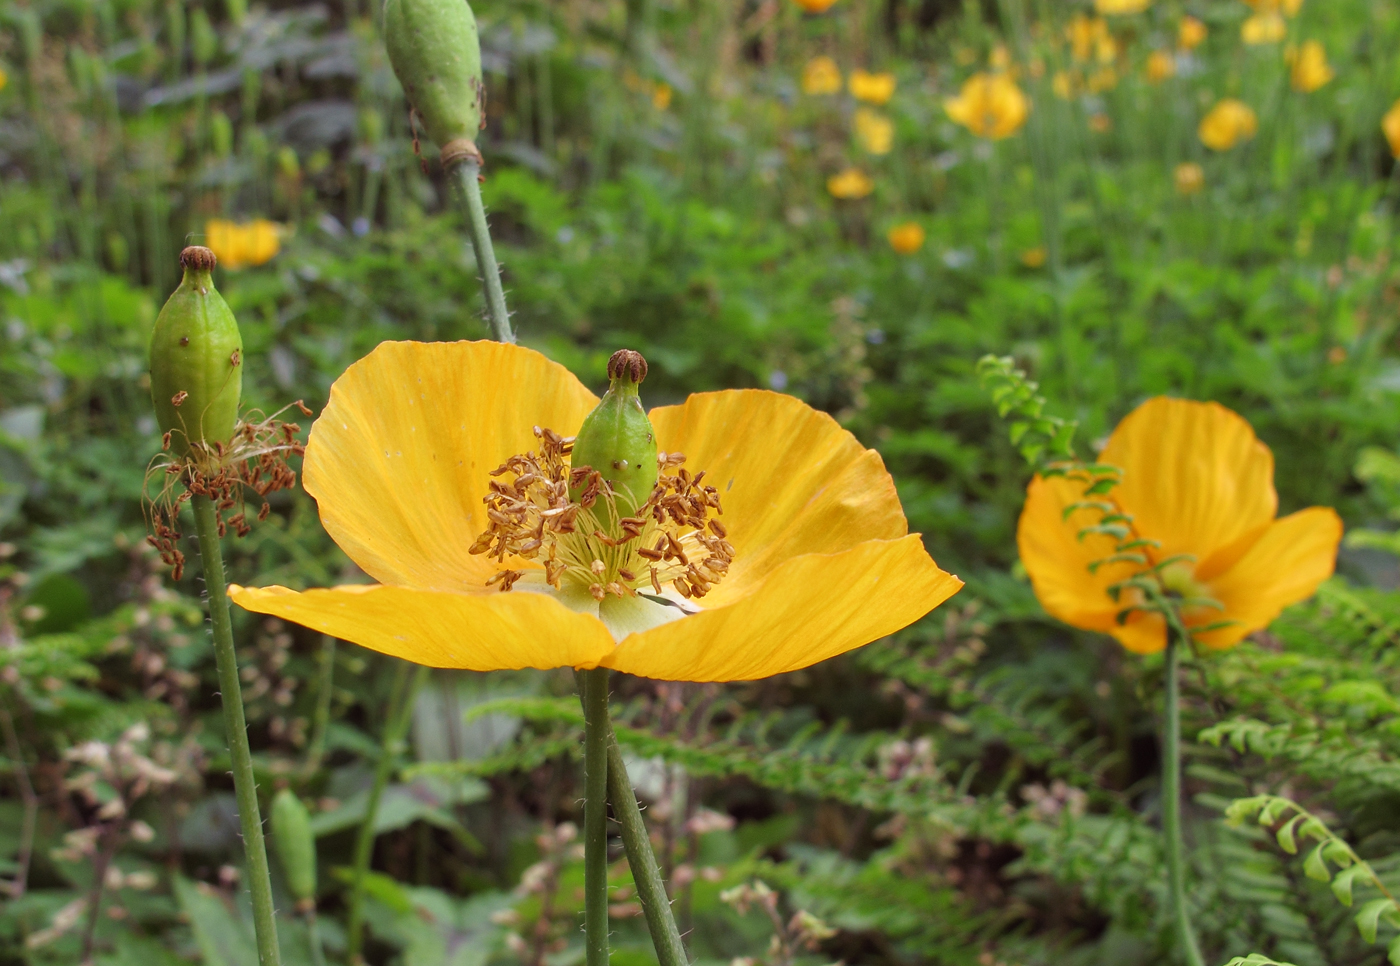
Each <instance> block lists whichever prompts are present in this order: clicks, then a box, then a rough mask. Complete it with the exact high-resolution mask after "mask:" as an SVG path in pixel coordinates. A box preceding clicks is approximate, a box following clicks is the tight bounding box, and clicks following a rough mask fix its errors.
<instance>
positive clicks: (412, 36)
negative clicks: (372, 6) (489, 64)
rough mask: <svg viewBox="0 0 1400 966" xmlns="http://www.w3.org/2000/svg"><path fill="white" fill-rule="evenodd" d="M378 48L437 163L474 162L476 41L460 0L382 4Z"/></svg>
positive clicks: (479, 94)
mask: <svg viewBox="0 0 1400 966" xmlns="http://www.w3.org/2000/svg"><path fill="white" fill-rule="evenodd" d="M384 45H385V47H387V48H388V51H389V62H390V63H391V64H392V65H393V67H394V73H395V74H396V75H397V76H398V78H399V83H400V84H401V85H403V89H404V93H405V94H407V95H408V102H409V103H410V104H412V105H413V109H414V110H415V111H416V112H417V114H418V117H419V118H420V119H421V120H422V122H423V128H424V130H425V131H426V132H427V134H428V137H429V138H431V139H432V141H433V143H435V144H436V145H437V146H438V147H439V148H440V149H441V150H442V153H443V162H444V163H448V162H449V161H451V160H461V159H462V158H464V157H473V158H474V157H477V152H476V145H475V143H474V140H473V139H474V138H475V137H476V132H477V131H479V130H480V129H481V124H482V106H483V103H484V101H485V93H484V89H483V88H482V86H481V40H480V38H479V37H478V36H477V30H476V17H475V16H474V15H473V14H472V8H471V7H470V6H468V4H467V2H466V0H385V3H384Z"/></svg>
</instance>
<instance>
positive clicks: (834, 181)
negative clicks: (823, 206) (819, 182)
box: [826, 168, 875, 201]
mask: <svg viewBox="0 0 1400 966" xmlns="http://www.w3.org/2000/svg"><path fill="white" fill-rule="evenodd" d="M826 190H827V191H828V192H829V193H830V194H831V196H832V197H833V198H840V199H842V200H843V201H854V200H855V199H857V198H864V197H865V196H866V195H868V194H870V192H872V191H874V190H875V182H874V181H872V180H870V176H869V175H867V174H866V173H865V172H864V171H862V170H860V169H859V168H847V169H846V170H845V171H842V172H841V173H840V174H833V175H832V176H831V177H830V178H827V179H826Z"/></svg>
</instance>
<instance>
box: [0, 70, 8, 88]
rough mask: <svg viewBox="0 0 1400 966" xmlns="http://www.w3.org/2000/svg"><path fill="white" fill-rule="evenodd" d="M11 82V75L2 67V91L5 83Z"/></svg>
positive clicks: (0, 79)
mask: <svg viewBox="0 0 1400 966" xmlns="http://www.w3.org/2000/svg"><path fill="white" fill-rule="evenodd" d="M9 82H10V75H9V74H7V73H5V68H3V67H0V91H3V90H4V89H5V85H6V84H8V83H9Z"/></svg>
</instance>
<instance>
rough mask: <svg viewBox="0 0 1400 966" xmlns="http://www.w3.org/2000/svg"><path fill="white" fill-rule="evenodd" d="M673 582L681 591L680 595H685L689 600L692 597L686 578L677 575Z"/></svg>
mask: <svg viewBox="0 0 1400 966" xmlns="http://www.w3.org/2000/svg"><path fill="white" fill-rule="evenodd" d="M672 582H673V583H674V584H675V585H676V590H678V591H680V595H681V596H682V597H684V598H685V599H686V600H689V599H690V598H691V596H692V595H691V592H690V585H689V584H687V583H686V582H685V579H684V578H682V577H677V578H676V579H675V580H674V581H672Z"/></svg>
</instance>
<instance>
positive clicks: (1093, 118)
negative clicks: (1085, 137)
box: [1089, 111, 1113, 134]
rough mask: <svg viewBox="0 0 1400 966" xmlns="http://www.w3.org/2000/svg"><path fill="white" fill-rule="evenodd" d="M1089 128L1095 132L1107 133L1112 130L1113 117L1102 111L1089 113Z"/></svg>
mask: <svg viewBox="0 0 1400 966" xmlns="http://www.w3.org/2000/svg"><path fill="white" fill-rule="evenodd" d="M1089 130H1091V131H1093V132H1094V133H1095V134H1107V133H1108V132H1109V131H1111V130H1113V119H1112V118H1110V117H1109V116H1108V115H1107V114H1105V113H1103V111H1098V112H1096V113H1094V114H1090V115H1089Z"/></svg>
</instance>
